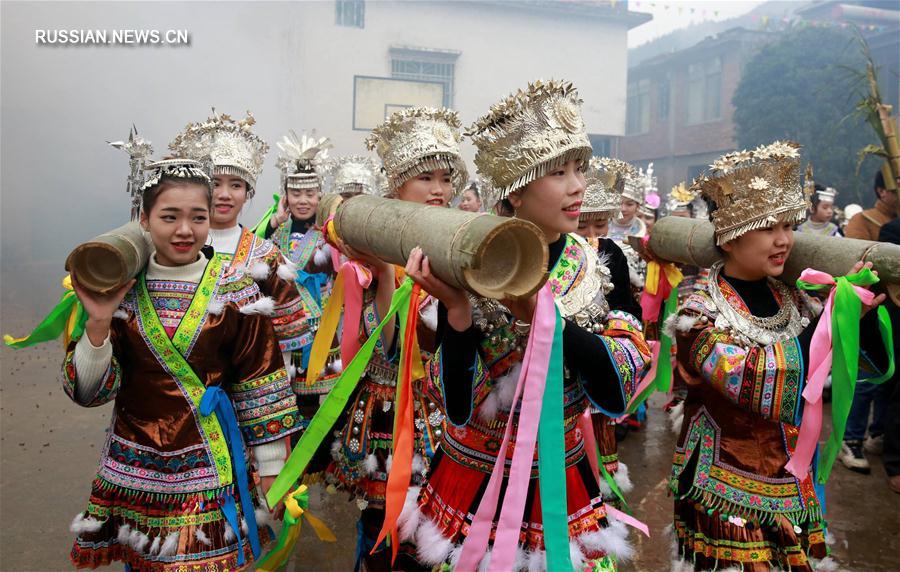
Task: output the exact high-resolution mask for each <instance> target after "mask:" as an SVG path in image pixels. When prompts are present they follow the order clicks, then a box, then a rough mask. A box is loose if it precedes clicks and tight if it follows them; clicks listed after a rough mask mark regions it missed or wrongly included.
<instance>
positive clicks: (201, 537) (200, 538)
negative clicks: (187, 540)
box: [194, 528, 212, 546]
mask: <svg viewBox="0 0 900 572" xmlns="http://www.w3.org/2000/svg"><path fill="white" fill-rule="evenodd" d="M194 538H196V539H197V542H199V543H200V544H202V545H204V546H212V540H210V539H209V537H208V536H206V533H205V532H203V529H202V528H196V529H195V530H194Z"/></svg>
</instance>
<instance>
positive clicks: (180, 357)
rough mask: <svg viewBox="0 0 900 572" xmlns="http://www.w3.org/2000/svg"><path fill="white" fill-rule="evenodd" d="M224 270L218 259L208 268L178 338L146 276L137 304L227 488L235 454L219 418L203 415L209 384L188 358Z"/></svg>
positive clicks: (140, 282) (140, 284)
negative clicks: (159, 310) (161, 316)
mask: <svg viewBox="0 0 900 572" xmlns="http://www.w3.org/2000/svg"><path fill="white" fill-rule="evenodd" d="M221 269H222V259H221V258H219V257H218V256H214V257H213V259H212V260H210V261H209V263H208V264H207V265H206V270H204V271H203V277H202V278H201V279H200V283H199V284H198V285H197V291H196V292H194V298H193V300H191V305H190V306H189V307H188V310H187V313H186V314H185V315H184V317H183V318H182V319H181V323H180V324H178V329H177V330H176V331H175V335H174V336H172V338H171V339H170V338H169V336H168V334H166V330H165V328H164V327H163V325H162V322H160V321H159V316H158V315H157V314H156V309H155V308H154V307H153V301H152V300H151V299H150V294H149V293H148V292H147V280H146V276H145V275H144V274H143V273H141V276H140V279H139V280H138V289H137V303H138V312H139V313H140V317H141V325H142V326H143V329H144V334H145V336H146V339H147V341H148V342H149V343H150V345H151V346H152V349H153V350H154V353H155V354H156V355H157V358H158V359H160V360H161V361H162V364H163V365H164V366H165V367H166V369H168V370H169V373H170V374H171V375H172V377H174V378H175V381H177V382H178V385H179V387H181V390H182V391H183V392H184V393H185V395H186V396H187V398H188V400H189V401H190V403H191V405H192V408H193V410H194V412H195V415H194V417H195V418H196V419H198V421H199V426H198V428H199V429H200V432H201V433H202V434H203V437H204V439H205V440H206V442H207V443H209V451H210V454H211V455H212V458H213V461H214V462H215V464H216V472H217V473H218V477H219V486H222V487H225V486H228V485H230V484H231V482H232V478H233V477H232V470H231V454H230V453H229V452H228V444H227V443H226V442H225V434H224V432H223V431H222V427H221V426H220V425H219V420H218V419H217V418H216V416H215V415H206V416H204V415H200V414H199V410H200V400H201V399H203V393H204V392H205V391H206V385H205V384H204V383H203V382H202V381H201V380H200V378H199V377H197V374H196V373H194V370H193V369H192V368H191V366H190V364H188V362H187V360H186V359H185V357H184V356H185V355H186V354H187V351H188V349H189V348H190V347H191V342H192V340H193V339H194V336H195V335H196V333H197V330H198V329H199V328H200V327H201V326H202V320H203V317H204V315H205V314H206V308H207V306H208V305H209V301H210V300H211V299H212V296H213V294H214V293H215V291H216V282H217V280H218V279H219V273H220V271H221Z"/></svg>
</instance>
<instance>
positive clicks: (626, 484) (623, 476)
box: [613, 461, 634, 494]
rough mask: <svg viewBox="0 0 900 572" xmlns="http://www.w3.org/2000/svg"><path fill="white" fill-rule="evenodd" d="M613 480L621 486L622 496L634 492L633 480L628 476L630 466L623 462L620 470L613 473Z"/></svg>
mask: <svg viewBox="0 0 900 572" xmlns="http://www.w3.org/2000/svg"><path fill="white" fill-rule="evenodd" d="M613 480H614V481H616V484H617V485H619V490H620V491H622V494H627V493H630V492H631V491H632V490H634V484H632V482H631V478H630V477H629V476H628V465H626V464H625V463H623V462H622V461H619V469H618V470H617V471H616V472H615V473H613Z"/></svg>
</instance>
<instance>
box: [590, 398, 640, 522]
mask: <svg viewBox="0 0 900 572" xmlns="http://www.w3.org/2000/svg"><path fill="white" fill-rule="evenodd" d="M578 427H579V428H580V429H581V434H582V435H583V436H584V447H585V449H587V458H588V463H590V465H591V471H592V472H593V473H594V478H596V479H597V483H600V479H602V478H603V477H601V476H600V460H599V459H598V458H597V439H595V438H594V421H593V420H592V419H591V410H590V409H585V411H584V413H582V414H581V417H579V418H578ZM603 506H604V507H605V508H606V513H607V514H608V515H610V516H612V517H613V518H614V519H616V520H620V521H622V522H624V523H625V524H627V525H628V526H630V527H632V528H636V529H638V530H640V531H641V532H643V533H644V534H646V535H647V538H649V537H650V527H649V526H647V525H646V524H645V523H643V522H641V521H640V520H638V519H636V518H634V517H633V516H631V515H630V514H627V513H624V512H622V511H621V510H619V509H617V508H615V507H614V506H612V505H610V504H609V503H603Z"/></svg>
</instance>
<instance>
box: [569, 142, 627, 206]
mask: <svg viewBox="0 0 900 572" xmlns="http://www.w3.org/2000/svg"><path fill="white" fill-rule="evenodd" d="M631 170H632V167H631V165H629V164H628V163H626V162H624V161H620V160H618V159H611V158H609V157H593V158H592V159H591V161H590V164H589V165H588V169H587V172H586V173H585V175H584V178H585V182H586V183H587V184H586V186H585V189H584V202H583V203H582V205H581V216H580V217H579V218H580V219H581V220H593V219H606V218H611V217H615V216H617V215H618V213H619V207H620V206H621V204H622V188H623V187H624V186H625V178H626V177H627V176H628V173H629V172H631Z"/></svg>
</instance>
